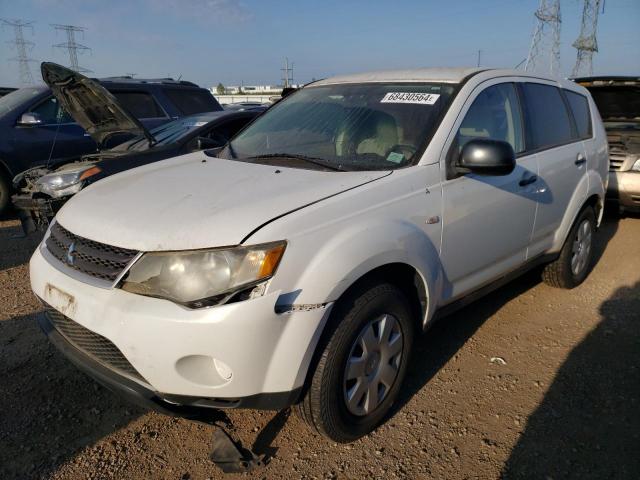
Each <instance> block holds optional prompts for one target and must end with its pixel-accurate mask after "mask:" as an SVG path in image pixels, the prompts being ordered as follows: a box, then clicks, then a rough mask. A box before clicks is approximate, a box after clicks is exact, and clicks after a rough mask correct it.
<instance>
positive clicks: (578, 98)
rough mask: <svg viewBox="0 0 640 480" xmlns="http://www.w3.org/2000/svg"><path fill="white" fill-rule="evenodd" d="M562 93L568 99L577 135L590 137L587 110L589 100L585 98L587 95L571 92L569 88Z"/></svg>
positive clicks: (589, 119)
mask: <svg viewBox="0 0 640 480" xmlns="http://www.w3.org/2000/svg"><path fill="white" fill-rule="evenodd" d="M564 93H565V95H566V97H567V100H568V101H569V107H570V108H571V112H572V113H573V118H574V119H575V121H576V128H577V130H578V137H580V138H590V137H591V113H590V112H589V100H587V97H585V96H584V95H580V94H579V93H576V92H572V91H571V90H565V91H564Z"/></svg>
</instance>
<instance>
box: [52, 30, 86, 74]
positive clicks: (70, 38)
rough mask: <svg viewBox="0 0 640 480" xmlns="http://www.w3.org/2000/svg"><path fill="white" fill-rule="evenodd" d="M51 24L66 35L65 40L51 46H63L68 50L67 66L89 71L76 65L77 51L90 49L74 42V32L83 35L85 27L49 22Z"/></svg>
mask: <svg viewBox="0 0 640 480" xmlns="http://www.w3.org/2000/svg"><path fill="white" fill-rule="evenodd" d="M51 26H52V27H53V28H54V29H55V30H59V31H63V32H65V33H66V35H67V41H66V42H64V43H58V44H56V45H54V46H53V48H64V49H65V50H67V51H68V52H69V66H70V67H71V70H74V71H76V72H78V73H87V72H91V70H89V69H87V68H83V67H80V66H79V65H78V52H79V53H81V54H82V53H85V52H87V51H91V49H90V48H89V47H87V46H85V45H82V44H81V43H78V42H76V32H81V33H82V34H83V35H84V31H85V28H84V27H77V26H75V25H59V24H51Z"/></svg>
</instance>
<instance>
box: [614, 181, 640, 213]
mask: <svg viewBox="0 0 640 480" xmlns="http://www.w3.org/2000/svg"><path fill="white" fill-rule="evenodd" d="M607 200H610V201H612V202H616V203H618V204H619V205H620V207H622V208H624V209H628V210H633V211H640V172H632V171H627V172H617V171H612V172H609V186H608V188H607Z"/></svg>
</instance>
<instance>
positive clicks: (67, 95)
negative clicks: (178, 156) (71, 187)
mask: <svg viewBox="0 0 640 480" xmlns="http://www.w3.org/2000/svg"><path fill="white" fill-rule="evenodd" d="M40 69H41V71H42V79H43V80H44V82H45V83H46V84H47V85H48V86H49V88H51V91H52V93H53V95H54V96H55V97H56V98H57V99H58V101H59V102H60V105H62V107H63V108H64V109H65V110H66V111H67V112H68V113H69V115H71V116H72V117H73V119H74V120H75V121H76V122H78V124H79V125H80V126H82V128H84V129H85V130H86V131H87V133H88V134H89V135H91V138H93V139H94V140H95V141H96V143H97V144H98V147H100V148H102V146H103V145H104V142H105V141H106V140H107V139H108V138H109V137H111V136H112V135H115V134H122V133H126V134H131V135H142V136H145V137H147V138H148V139H149V141H150V142H153V136H152V135H151V134H150V133H149V131H148V130H147V129H146V128H144V126H143V125H142V123H140V121H139V120H138V119H137V118H135V117H134V116H133V115H131V114H130V113H129V112H128V111H127V110H126V109H125V108H124V107H123V106H122V105H120V104H119V103H118V100H116V98H115V97H114V96H113V95H112V94H111V93H109V91H108V90H107V89H106V88H104V87H103V86H102V85H100V84H99V83H98V82H97V81H95V80H91V79H90V78H87V77H85V76H84V75H81V74H80V73H78V72H74V71H73V70H70V69H68V68H66V67H63V66H62V65H58V64H56V63H50V62H43V63H42V65H41V67H40Z"/></svg>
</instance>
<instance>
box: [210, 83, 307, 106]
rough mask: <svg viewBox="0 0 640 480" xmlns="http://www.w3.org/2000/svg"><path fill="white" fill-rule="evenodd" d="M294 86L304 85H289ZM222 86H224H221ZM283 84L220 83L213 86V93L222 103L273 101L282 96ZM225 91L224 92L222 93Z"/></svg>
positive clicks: (263, 102)
mask: <svg viewBox="0 0 640 480" xmlns="http://www.w3.org/2000/svg"><path fill="white" fill-rule="evenodd" d="M289 86H290V87H293V88H300V87H302V85H301V84H297V85H289ZM220 87H222V88H220ZM282 89H283V86H282V85H241V86H239V85H232V86H223V85H222V84H220V83H219V84H218V85H217V86H213V87H211V93H213V96H214V97H216V100H218V102H220V103H221V104H222V105H229V104H233V103H247V104H248V103H260V104H265V103H272V102H273V101H275V100H277V99H279V98H280V94H281V93H282ZM220 92H224V93H220Z"/></svg>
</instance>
